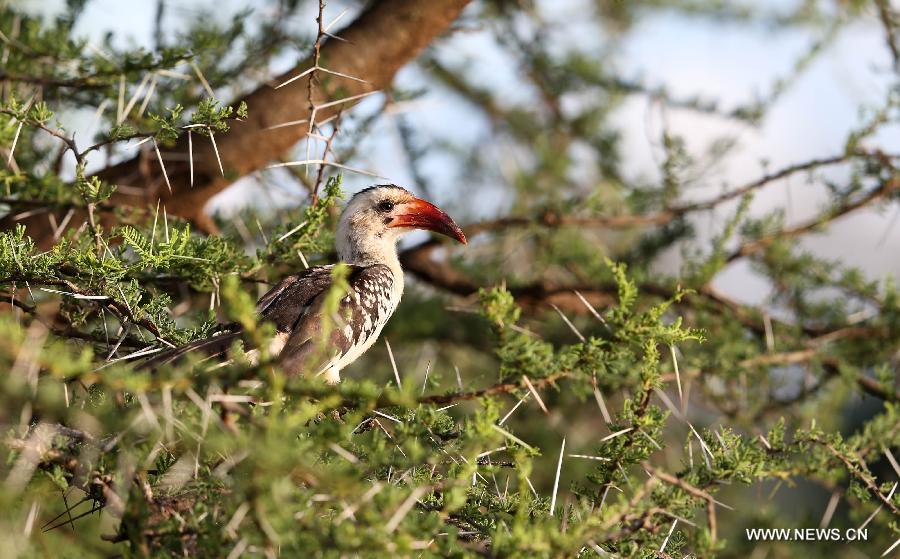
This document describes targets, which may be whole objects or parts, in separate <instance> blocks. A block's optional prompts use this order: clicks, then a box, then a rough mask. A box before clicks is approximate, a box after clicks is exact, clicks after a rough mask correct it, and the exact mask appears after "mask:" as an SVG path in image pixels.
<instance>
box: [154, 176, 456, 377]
mask: <svg viewBox="0 0 900 559" xmlns="http://www.w3.org/2000/svg"><path fill="white" fill-rule="evenodd" d="M414 229H425V230H429V231H434V232H437V233H441V234H443V235H446V236H448V237H451V238H453V239H456V240H457V241H459V242H461V243H463V244H465V243H466V236H465V235H464V234H463V232H462V230H461V229H460V228H459V226H458V225H456V223H455V222H454V221H453V220H452V219H451V218H450V216H448V215H447V214H446V213H444V211H443V210H441V209H440V208H438V207H437V206H435V205H433V204H431V203H429V202H426V201H425V200H422V199H419V198H416V197H415V196H413V195H412V194H410V192H409V191H407V190H406V189H404V188H401V187H399V186H396V185H379V186H372V187H369V188H367V189H365V190H362V191H360V192H359V193H357V194H356V195H354V196H353V198H351V199H350V202H349V203H348V204H347V207H346V208H344V211H343V212H342V213H341V217H340V220H339V221H338V227H337V233H336V238H335V248H336V249H337V254H338V257H339V258H340V260H341V262H343V263H345V264H347V265H348V267H349V269H350V270H349V275H348V277H347V283H348V284H349V290H348V292H347V293H346V295H344V296H343V297H342V298H341V299H340V301H339V302H338V309H337V312H336V313H333V314H331V313H329V312H328V310H326V309H324V308H323V307H324V305H325V304H326V298H327V295H328V293H329V291H330V289H329V288H330V287H331V286H332V281H333V275H332V272H333V271H334V265H327V266H314V267H312V268H308V269H306V270H304V271H302V272H300V273H298V274H294V275H291V276H288V277H286V278H285V279H283V280H282V281H281V282H280V283H278V285H276V286H275V287H273V288H272V289H270V290H269V292H268V293H266V294H265V295H263V296H262V297H261V298H260V299H259V301H258V302H257V303H256V312H257V313H258V314H259V317H260V320H261V321H269V322H272V323H274V325H275V329H276V334H275V337H274V338H273V339H272V342H271V344H270V346H269V354H270V356H273V357H277V361H278V362H279V363H280V365H281V367H282V369H283V370H284V371H285V372H286V373H287V374H303V373H312V374H316V375H322V376H324V378H325V380H326V382H329V383H337V382H340V372H341V369H343V368H344V367H346V366H347V365H349V364H350V363H353V362H354V361H355V360H356V359H357V358H358V357H359V356H360V355H362V354H363V353H364V352H365V351H366V350H367V349H369V348H370V347H371V346H372V344H374V343H375V340H377V339H378V335H379V334H380V333H381V330H382V328H384V325H385V324H386V323H387V321H388V319H389V318H390V317H391V315H392V314H393V313H394V310H396V308H397V305H398V304H399V303H400V297H401V296H402V295H403V270H402V269H401V267H400V260H399V259H398V258H397V241H398V239H399V238H400V237H402V236H403V235H405V234H406V233H409V232H410V231H412V230H414ZM329 314H330V316H329ZM240 336H241V332H240V331H235V330H232V331H230V332H227V333H223V334H219V335H217V336H213V337H211V338H207V339H203V340H198V341H194V342H191V343H190V344H187V345H186V346H183V347H180V348H177V349H174V350H172V351H169V352H167V353H165V354H163V355H160V356H158V357H156V358H153V359H151V360H150V361H149V362H148V363H147V365H151V366H157V365H161V364H164V363H171V362H172V361H174V360H176V359H178V358H179V357H180V356H182V355H184V354H185V353H187V352H189V351H195V350H199V351H201V352H203V353H205V354H207V355H210V356H213V355H223V354H224V353H225V352H226V351H227V349H228V347H229V345H230V344H231V343H232V342H233V341H234V340H235V339H236V338H238V337H240ZM248 358H250V359H251V360H254V359H257V358H258V351H257V350H253V351H250V352H248Z"/></svg>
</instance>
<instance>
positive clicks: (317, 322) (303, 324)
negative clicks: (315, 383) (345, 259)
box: [279, 264, 394, 374]
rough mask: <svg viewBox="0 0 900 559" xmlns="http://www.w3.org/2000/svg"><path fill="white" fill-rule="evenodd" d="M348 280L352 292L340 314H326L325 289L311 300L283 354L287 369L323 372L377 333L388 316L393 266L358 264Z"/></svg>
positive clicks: (342, 301) (282, 357)
mask: <svg viewBox="0 0 900 559" xmlns="http://www.w3.org/2000/svg"><path fill="white" fill-rule="evenodd" d="M347 282H348V284H349V286H350V291H351V292H350V293H349V294H347V295H346V296H344V297H342V298H341V299H340V302H339V303H338V308H337V313H336V314H337V316H336V317H333V318H331V317H324V310H323V309H322V305H323V303H324V300H325V292H323V293H321V294H320V295H319V296H317V297H316V298H315V300H313V301H311V302H310V303H309V310H308V311H307V312H306V313H304V314H303V315H302V316H301V317H300V318H299V320H298V321H297V322H296V324H295V325H294V327H293V329H292V330H291V331H290V337H289V338H288V340H287V343H286V344H285V346H284V349H283V350H282V352H281V354H280V355H279V360H280V361H281V365H282V367H283V369H284V370H285V371H287V372H289V373H294V374H296V373H299V372H302V371H307V372H319V371H321V370H322V369H323V368H324V367H325V366H326V365H327V364H328V363H329V362H330V361H332V360H333V359H335V358H339V357H341V356H343V355H345V354H346V353H347V352H349V351H350V350H351V349H352V348H353V347H354V346H356V345H357V344H361V343H364V342H365V341H366V340H367V339H368V338H369V337H370V336H372V335H373V334H374V333H375V330H376V329H377V328H378V324H379V321H383V320H387V316H388V315H389V314H390V312H391V311H392V309H390V308H389V307H390V294H391V289H392V287H393V282H394V276H393V273H392V272H391V270H390V268H388V267H387V266H384V265H380V264H376V265H374V266H366V267H358V266H354V267H353V268H352V269H351V271H350V276H349V277H348V278H347ZM326 324H327V325H328V326H326ZM326 328H327V330H326Z"/></svg>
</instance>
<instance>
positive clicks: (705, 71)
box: [25, 0, 900, 301]
mask: <svg viewBox="0 0 900 559" xmlns="http://www.w3.org/2000/svg"><path fill="white" fill-rule="evenodd" d="M588 3H589V2H588V1H587V0H564V1H558V0H557V1H553V0H543V1H540V2H538V4H539V7H540V8H539V9H540V11H541V13H542V14H543V15H544V16H545V17H546V18H547V19H548V20H550V21H553V22H557V26H556V27H557V28H558V29H559V30H560V33H559V35H558V37H557V39H558V41H559V44H560V48H565V47H566V46H567V45H578V46H579V47H580V48H584V49H592V50H594V49H595V50H597V51H598V55H599V47H600V45H601V43H602V39H603V38H602V37H600V36H598V35H597V34H596V31H595V30H594V29H593V28H592V27H589V26H587V25H585V24H584V23H580V22H579V15H580V14H582V13H584V10H585V9H586V8H585V6H586V5H587V4H588ZM25 4H26V5H28V6H30V7H32V8H33V9H35V10H39V11H43V12H46V13H52V12H53V11H54V10H55V9H58V6H60V5H62V4H63V2H62V0H25ZM252 4H253V3H252V2H247V1H243V2H241V1H237V0H216V1H215V2H211V1H208V0H182V1H179V2H177V3H176V2H170V3H169V4H168V5H167V9H166V19H165V21H166V27H167V28H169V29H175V28H178V26H179V25H180V22H181V21H183V18H184V17H185V16H186V15H189V14H193V13H196V12H198V11H204V10H205V11H209V12H210V13H212V14H216V15H217V16H218V17H229V16H230V15H231V14H233V13H235V12H236V11H237V10H238V9H239V8H240V7H241V6H246V5H252ZM760 4H764V5H766V6H771V7H778V6H782V5H787V2H774V1H771V0H770V1H767V2H764V3H760ZM342 6H343V4H342V3H341V2H338V1H333V2H329V6H328V9H327V11H326V20H329V19H331V18H333V17H335V16H337V15H338V14H339V13H340V12H341V10H342V9H343V7H342ZM87 9H88V11H87V13H86V14H85V16H84V17H82V19H81V24H80V28H79V30H80V31H81V32H83V33H85V34H86V35H88V36H89V37H91V38H92V40H94V41H99V38H100V37H101V36H102V35H103V33H105V32H106V31H107V30H115V31H116V32H117V33H119V34H121V36H122V37H123V40H125V41H127V42H128V43H134V44H140V45H148V46H149V45H150V44H151V40H152V39H151V33H152V22H153V18H154V14H155V10H156V1H155V0H133V1H128V2H123V1H121V0H93V1H91V2H89V4H88V8H87ZM261 10H264V9H260V10H258V11H257V12H256V13H255V14H254V16H253V17H260V18H264V17H266V16H267V15H268V14H266V13H265V11H261ZM212 17H216V16H212ZM352 17H353V16H352V14H348V15H347V16H346V17H345V18H344V19H343V20H342V21H341V23H340V24H339V25H338V27H340V25H344V24H346V23H348V22H349V21H351V20H352ZM582 19H583V18H582ZM292 23H293V24H294V25H297V26H298V28H301V29H302V28H305V29H308V31H309V32H310V33H313V32H314V29H315V28H314V25H315V22H314V21H313V12H312V10H311V9H310V10H309V15H308V17H305V16H301V17H297V18H295V21H292ZM815 38H816V37H815V35H814V33H813V32H811V31H809V30H802V29H794V30H774V31H773V30H771V29H768V28H765V27H764V26H761V25H760V26H754V25H749V24H744V23H740V24H728V23H723V22H721V21H712V20H709V19H704V18H696V17H686V16H681V15H678V14H675V13H672V12H659V14H658V15H656V16H654V17H651V18H645V19H643V20H642V21H641V22H640V23H639V25H638V26H637V27H636V28H634V29H633V30H631V31H630V32H629V34H628V36H627V38H626V40H625V43H624V44H625V49H624V52H623V53H622V55H621V56H620V57H618V58H617V59H616V60H613V61H611V62H613V63H614V64H615V67H617V68H618V69H619V70H620V71H621V72H622V74H623V75H624V76H625V77H639V78H642V79H643V80H644V81H646V82H647V83H649V84H651V85H664V86H665V87H666V88H667V90H668V91H670V92H671V93H673V94H675V95H676V96H685V97H689V96H693V95H696V94H700V95H701V96H702V97H704V98H709V99H718V100H719V101H720V103H721V106H723V107H725V108H731V107H735V106H738V105H741V104H744V103H747V102H748V101H751V100H753V99H754V98H756V97H758V96H765V95H766V94H767V92H768V91H769V89H770V87H771V84H772V83H773V81H774V80H775V79H777V78H778V77H781V76H787V75H789V74H790V73H791V71H792V66H793V64H794V62H795V61H796V60H797V58H798V57H799V56H801V55H802V54H803V53H804V52H805V51H806V49H808V48H809V45H810V44H811V42H812V41H813V40H814V39H815ZM440 49H441V50H440V56H442V57H445V58H443V59H446V60H451V59H452V60H456V61H464V60H468V61H469V66H468V68H469V70H470V71H471V75H472V76H474V77H475V78H476V79H477V80H484V81H485V82H486V83H492V84H495V85H497V84H499V85H498V87H500V88H501V90H502V91H504V93H505V94H506V95H507V97H508V98H509V99H527V96H528V92H527V91H526V90H523V88H522V87H520V86H519V84H520V83H521V82H520V81H519V78H518V76H517V74H516V68H515V66H514V65H512V64H511V63H510V61H509V60H507V59H506V58H505V57H504V55H503V53H502V52H501V51H500V50H499V49H498V48H497V47H496V46H495V45H494V43H493V41H492V38H491V35H490V32H488V31H469V32H466V33H458V34H456V35H454V36H452V37H451V38H450V39H449V40H445V41H444V42H443V43H442V44H441V47H440ZM301 55H302V53H291V54H290V55H289V56H285V57H283V58H281V59H280V60H278V61H277V62H276V66H277V68H275V69H274V70H277V71H281V70H284V69H285V68H287V67H290V66H291V65H292V64H293V63H294V62H295V61H296V60H297V59H298V58H299V57H300V56H301ZM273 73H274V72H273ZM891 79H892V74H891V71H890V58H889V55H888V52H887V50H886V48H885V43H884V36H883V32H882V29H881V27H880V25H879V24H878V21H877V18H876V17H875V14H874V9H873V10H872V14H871V18H869V19H868V21H865V22H861V23H859V24H856V25H854V26H853V27H851V28H849V29H847V30H845V31H843V32H842V33H841V35H840V36H839V38H838V39H837V41H836V42H835V43H834V44H833V45H832V46H830V47H829V48H828V50H827V52H826V53H825V54H824V55H823V56H821V57H819V58H818V59H817V60H816V61H815V62H814V63H813V64H812V65H811V66H810V67H809V68H808V69H807V70H806V71H805V72H804V73H803V74H802V75H801V76H800V78H799V79H798V81H797V82H796V83H795V84H794V85H792V86H791V87H790V89H789V90H788V91H787V92H786V93H785V94H784V95H783V96H782V97H781V98H780V99H779V100H778V102H777V103H776V104H775V106H774V107H773V108H772V109H771V110H770V111H769V113H768V114H767V117H766V119H765V121H764V123H763V125H762V126H761V127H759V128H753V127H749V126H746V125H740V124H735V123H733V122H727V121H724V120H722V119H720V118H717V117H711V116H703V115H699V114H697V113H695V112H691V111H683V110H682V111H679V110H668V111H665V112H663V111H662V110H661V109H660V107H659V105H658V104H655V103H652V102H651V101H650V100H648V99H647V98H646V97H643V96H634V97H632V98H630V99H629V100H628V101H626V102H625V104H624V105H623V106H622V108H621V109H619V110H618V111H617V113H616V116H615V121H616V122H617V123H618V125H619V127H620V128H621V131H622V134H623V144H622V153H623V155H624V159H623V162H624V169H625V171H626V175H627V176H631V177H654V176H656V168H657V163H656V162H657V161H658V159H659V158H660V149H659V145H658V138H659V137H660V131H661V130H662V123H663V121H664V119H665V121H666V122H668V125H669V127H670V129H671V130H673V131H675V132H677V133H680V134H682V135H684V136H685V137H686V138H687V139H688V142H689V147H690V148H691V149H692V150H696V151H697V152H702V151H703V150H704V149H705V148H706V147H708V146H709V144H710V143H711V142H712V141H713V140H715V139H716V138H719V137H721V136H723V135H729V136H735V137H737V139H738V141H739V146H740V147H739V149H738V150H737V152H736V154H735V155H732V156H731V157H730V158H728V160H727V163H726V164H725V165H722V166H720V167H717V168H716V169H715V172H714V173H713V174H712V175H711V176H710V180H708V181H707V183H706V185H705V188H704V190H702V191H700V194H701V195H702V194H706V195H711V194H715V193H718V192H719V191H721V189H722V188H723V187H724V186H730V187H735V186H739V185H741V184H744V183H746V182H748V181H751V180H753V179H755V178H757V177H758V176H760V175H761V174H763V173H764V171H765V169H769V170H774V169H777V168H780V167H782V166H785V165H787V164H790V163H796V162H801V161H804V160H807V159H810V158H816V157H826V156H831V155H837V154H839V153H840V152H841V151H842V149H843V142H844V140H845V138H846V134H847V132H848V130H850V129H852V128H853V127H855V126H856V125H858V124H859V123H860V122H861V120H860V118H861V117H860V113H859V108H860V107H861V106H863V107H874V106H877V104H878V103H880V102H881V101H882V100H883V99H884V94H885V91H886V88H887V87H888V86H889V84H890V82H891ZM398 83H399V84H400V85H401V86H406V87H413V86H416V85H421V84H423V83H424V81H423V78H422V76H421V75H420V74H419V73H418V72H417V71H416V70H415V69H412V68H407V69H404V70H403V71H401V73H400V75H399V77H398ZM376 103H377V101H376V100H374V99H373V100H370V101H367V102H364V103H362V104H361V106H360V107H359V108H358V109H357V110H361V111H365V110H366V109H367V107H366V105H367V104H368V105H370V106H374V105H375V104H376ZM250 109H251V110H252V107H251V108H250ZM402 110H403V111H404V112H405V114H406V115H407V116H408V118H409V119H411V120H412V121H413V122H414V123H415V125H416V126H417V127H419V128H421V129H423V130H426V131H427V132H428V134H429V135H430V136H433V137H437V138H447V139H450V140H452V141H454V142H457V143H463V142H467V141H479V139H481V138H484V137H486V136H487V135H488V133H489V123H488V122H487V121H486V119H484V118H483V117H482V116H481V115H480V114H479V113H478V112H477V111H475V110H473V109H472V107H471V106H469V105H468V104H467V103H465V102H464V101H462V100H460V99H458V98H457V97H455V96H453V95H452V94H449V93H447V92H445V91H442V90H440V89H434V90H432V91H429V93H428V94H427V95H426V96H425V97H424V98H423V99H421V100H419V101H417V102H415V103H412V104H410V105H408V106H405V107H403V108H402ZM879 140H880V142H881V145H882V146H883V147H885V148H886V149H887V150H888V151H891V152H893V153H900V130H898V128H897V127H894V128H892V129H891V131H890V134H883V135H882V136H881V137H880V138H879ZM360 152H361V153H363V154H365V155H364V157H363V161H362V163H363V164H364V165H365V166H366V168H368V169H371V170H373V171H375V172H377V173H378V174H380V175H383V176H385V177H388V178H389V179H391V180H392V181H393V182H397V183H399V184H404V183H405V184H409V183H410V182H411V178H410V177H409V175H408V171H407V168H406V163H405V157H404V155H403V152H402V150H401V149H400V139H399V136H398V133H397V131H396V127H395V126H393V124H392V123H391V122H390V120H389V119H388V120H385V121H384V122H383V123H382V124H381V125H380V126H379V127H377V128H376V130H375V132H374V134H373V135H372V136H370V137H369V138H367V139H366V141H365V143H364V144H363V146H362V149H361V150H360ZM763 162H766V163H765V164H764V163H763ZM449 163H450V161H448V160H447V159H445V158H438V157H435V158H429V160H428V162H427V165H426V168H425V172H426V174H427V175H428V176H429V177H430V178H431V179H432V182H433V184H434V185H435V186H437V187H438V192H437V193H436V198H437V199H438V202H450V205H451V208H453V209H454V210H456V213H462V214H464V215H465V214H468V215H469V216H470V217H475V216H480V215H486V214H490V213H496V212H498V211H502V206H503V197H502V196H501V195H498V194H497V192H496V191H492V190H491V188H490V185H479V188H480V189H481V193H482V196H481V197H480V198H479V204H478V207H477V208H473V207H465V206H463V205H461V204H462V203H465V201H466V200H463V201H462V202H461V201H460V200H459V198H460V197H458V196H457V197H454V196H453V194H452V193H453V192H455V191H457V190H458V188H459V186H460V180H461V179H460V175H461V172H460V170H459V169H455V168H453V167H452V165H450V164H449ZM498 164H500V162H498ZM830 176H832V177H833V178H838V177H840V176H842V175H841V171H840V170H837V171H834V172H833V174H831V175H830ZM371 180H372V179H370V178H367V177H358V176H345V185H346V186H348V187H349V188H350V189H351V190H353V189H357V188H360V187H362V186H364V185H366V184H368V183H369V182H371ZM255 198H256V196H255V195H254V188H253V185H252V184H251V182H250V181H246V180H245V181H242V184H241V185H239V186H237V187H235V188H232V189H230V190H229V191H227V192H226V193H225V194H224V195H221V196H220V197H219V198H218V199H216V200H215V201H214V207H215V208H216V209H218V210H227V209H228V208H229V207H233V206H234V205H236V204H244V203H248V202H249V201H252V200H253V199H255ZM468 199H469V200H470V199H471V198H468ZM825 200H826V198H825V196H824V194H823V193H822V191H821V190H820V189H817V188H814V187H810V186H809V185H808V184H807V181H806V178H805V176H802V177H801V176H799V175H798V176H797V177H794V178H793V179H792V180H789V181H786V182H780V183H776V184H773V185H772V186H770V187H769V188H767V189H766V190H764V191H763V192H762V193H761V194H760V195H758V196H757V197H756V199H755V200H754V203H753V206H752V208H753V211H754V212H760V211H763V210H768V209H772V208H775V207H782V208H785V211H786V215H787V217H788V221H789V222H796V221H800V220H803V219H804V218H806V217H808V216H809V215H810V214H811V212H812V211H814V210H815V209H816V208H817V207H819V206H820V205H821V204H822V203H823V202H824V201H825ZM451 201H455V207H454V202H451ZM451 213H452V212H451ZM897 214H898V208H897V205H896V204H894V205H893V206H892V207H889V208H888V210H887V211H883V212H881V213H878V212H876V211H865V212H859V213H857V214H855V215H853V216H851V217H849V218H845V219H842V220H840V221H838V222H836V223H835V224H834V225H833V226H832V227H831V228H830V229H829V231H828V232H826V233H824V234H821V235H816V236H809V237H806V238H804V239H803V240H802V243H803V245H804V246H806V247H809V248H811V249H813V250H815V251H817V252H819V253H821V254H826V255H829V256H831V257H834V258H839V259H842V260H844V261H846V262H847V263H849V264H853V265H858V266H861V267H863V268H864V269H865V270H866V271H867V273H868V275H869V276H870V277H872V278H880V277H883V276H885V275H886V274H893V275H895V276H896V275H897V274H898V272H900V258H898V257H897V256H898V254H900V223H893V222H894V220H895V218H896V217H897ZM725 217H727V213H726V212H725V211H721V212H720V213H719V214H713V215H711V216H704V217H703V218H702V219H701V220H700V221H699V224H700V225H699V227H698V231H700V232H710V233H716V232H717V231H718V230H719V228H720V225H721V222H722V220H723V219H724V218H725ZM898 221H900V220H898ZM678 261H679V255H678V254H677V252H673V253H672V254H671V255H670V256H669V257H667V258H666V259H665V262H664V263H663V264H662V266H663V268H664V269H669V270H673V269H677V264H678ZM717 283H718V285H719V287H720V288H723V289H725V290H727V291H728V292H730V293H732V294H734V295H736V296H739V297H741V298H743V299H746V300H748V301H757V300H759V299H760V298H761V297H763V296H764V295H765V293H766V291H767V288H766V286H765V284H764V283H762V282H761V281H760V280H757V279H755V278H754V276H753V274H752V273H751V272H749V270H748V268H747V267H746V266H744V265H742V264H738V265H736V266H734V267H733V269H731V270H729V271H726V272H725V273H723V274H722V275H721V276H720V277H719V279H718V280H717Z"/></svg>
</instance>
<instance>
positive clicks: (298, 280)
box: [142, 264, 395, 374]
mask: <svg viewBox="0 0 900 559" xmlns="http://www.w3.org/2000/svg"><path fill="white" fill-rule="evenodd" d="M333 270H334V266H332V265H329V266H316V267H313V268H309V269H307V270H304V271H303V272H300V273H298V274H293V275H291V276H288V277H286V278H284V279H283V280H281V281H280V282H279V283H278V284H277V285H276V286H275V287H273V288H272V289H270V290H269V291H268V292H267V293H266V294H265V295H263V296H262V297H261V298H260V299H259V301H258V302H257V304H256V311H257V313H258V314H259V317H260V320H262V321H268V322H271V323H273V324H274V325H275V329H276V336H275V341H274V342H273V345H272V346H271V347H270V352H271V353H272V354H273V355H274V354H277V355H278V360H279V361H280V362H281V365H282V368H283V369H284V370H285V371H286V372H287V373H289V374H298V373H302V372H313V373H316V372H321V371H322V370H323V369H325V368H328V367H332V366H337V369H338V370H339V369H340V368H343V367H344V366H345V365H348V364H349V363H352V362H353V361H354V360H356V358H357V357H359V356H360V355H361V354H362V353H363V352H364V351H365V350H366V349H368V347H369V346H370V345H371V344H372V342H374V338H375V337H377V335H378V333H379V332H380V331H381V328H382V327H384V324H385V323H386V322H387V319H388V318H390V315H391V314H392V313H393V311H394V306H395V303H394V301H393V299H392V293H393V291H392V290H393V287H394V275H393V273H392V272H391V270H390V268H388V267H387V266H384V265H380V264H376V265H374V266H366V267H362V266H350V274H349V276H348V278H347V283H348V284H349V287H350V292H349V293H347V294H345V295H344V296H342V297H341V299H340V301H339V303H338V309H337V312H336V313H334V314H333V315H331V316H325V313H326V309H325V308H324V305H325V301H326V298H327V294H328V293H329V289H330V287H331V286H332V284H333V282H332V277H331V274H332V272H333ZM241 334H242V332H241V331H240V330H239V329H233V330H231V331H228V332H224V333H222V334H220V335H217V336H215V337H212V338H207V339H204V340H197V341H194V342H191V343H190V344H187V345H185V346H182V347H179V348H176V349H173V350H170V351H167V352H164V353H162V354H159V355H157V356H154V358H152V359H150V360H148V361H146V362H145V363H144V364H143V365H142V367H150V368H152V367H155V366H159V365H163V364H168V363H172V362H174V361H176V360H177V359H179V358H180V357H182V356H183V355H185V354H186V353H188V352H195V351H199V352H202V353H204V354H206V355H207V356H208V357H218V356H223V355H225V353H226V351H227V349H228V347H229V346H230V345H231V344H232V343H233V342H234V341H235V340H237V339H239V338H240V337H241Z"/></svg>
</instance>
